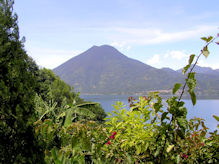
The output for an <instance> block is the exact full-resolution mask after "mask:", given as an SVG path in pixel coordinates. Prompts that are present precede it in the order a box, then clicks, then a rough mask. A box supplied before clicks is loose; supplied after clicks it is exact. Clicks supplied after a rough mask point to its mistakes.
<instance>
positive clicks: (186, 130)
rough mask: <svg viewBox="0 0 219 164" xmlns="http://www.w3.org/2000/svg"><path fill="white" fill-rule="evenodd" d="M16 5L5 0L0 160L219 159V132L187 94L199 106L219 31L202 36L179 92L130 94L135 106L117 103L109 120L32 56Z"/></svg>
mask: <svg viewBox="0 0 219 164" xmlns="http://www.w3.org/2000/svg"><path fill="white" fill-rule="evenodd" d="M12 6H13V1H10V0H0V163H55V164H60V163H218V161H219V136H218V133H217V130H215V131H214V132H210V133H209V132H208V128H207V127H206V126H205V123H204V120H203V119H201V118H194V119H191V120H188V119H187V109H186V107H185V103H184V102H183V101H182V96H183V94H184V93H185V92H186V90H187V92H188V94H189V95H190V97H191V100H192V103H193V105H195V104H196V94H195V87H196V83H197V81H196V74H195V72H194V71H193V70H194V68H195V66H196V64H197V62H198V59H199V57H200V56H201V55H204V56H205V57H208V55H209V51H208V45H209V44H210V43H213V42H214V41H215V39H216V38H217V37H219V36H217V37H215V38H213V37H212V36H209V37H203V38H202V40H204V41H205V42H206V44H205V46H204V47H203V49H202V50H201V53H200V54H199V55H198V56H196V55H194V54H192V55H191V56H190V58H189V61H188V65H186V66H185V67H184V68H183V70H182V72H183V74H184V75H186V80H185V83H184V84H181V83H176V84H175V85H174V87H173V89H172V94H173V96H171V97H170V98H167V99H166V100H164V99H163V98H162V97H161V96H160V95H159V92H152V93H150V94H149V95H148V96H144V97H139V99H138V100H135V99H134V98H133V97H130V98H129V103H130V106H129V107H125V106H124V105H123V104H122V103H121V102H117V104H116V105H114V108H115V110H114V111H113V113H111V114H110V113H109V117H108V118H106V120H107V121H105V122H104V121H103V119H104V118H105V117H106V115H105V113H104V111H103V109H102V108H101V106H100V105H99V104H97V103H93V102H85V101H84V100H83V99H81V98H80V97H79V94H76V93H74V92H73V88H71V87H70V86H69V85H67V84H66V83H64V82H63V81H62V80H60V78H59V77H57V76H55V74H54V73H53V72H52V71H51V70H48V69H38V67H37V65H36V64H35V63H34V61H33V60H32V59H31V58H29V57H28V56H27V54H26V52H25V50H24V48H23V42H22V41H21V40H20V39H19V31H18V26H17V16H16V14H13V10H12ZM216 43H217V44H219V43H218V42H216ZM187 72H188V73H187ZM176 93H179V94H176ZM177 95H178V96H177ZM214 118H215V119H216V120H217V121H219V117H218V116H214Z"/></svg>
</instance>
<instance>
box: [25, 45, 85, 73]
mask: <svg viewBox="0 0 219 164" xmlns="http://www.w3.org/2000/svg"><path fill="white" fill-rule="evenodd" d="M26 49H27V53H28V55H30V56H31V57H32V58H33V59H34V60H35V61H36V63H37V64H38V65H39V66H42V67H46V68H50V69H53V68H55V67H57V66H59V65H60V64H62V63H64V62H65V61H67V60H69V59H70V58H72V57H74V56H76V55H78V54H80V53H81V51H78V50H76V51H73V50H60V49H46V48H26Z"/></svg>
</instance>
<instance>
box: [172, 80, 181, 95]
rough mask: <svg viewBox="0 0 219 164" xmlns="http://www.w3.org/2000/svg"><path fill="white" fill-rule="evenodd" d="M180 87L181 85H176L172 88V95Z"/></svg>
mask: <svg viewBox="0 0 219 164" xmlns="http://www.w3.org/2000/svg"><path fill="white" fill-rule="evenodd" d="M181 86H182V84H181V83H176V84H175V85H174V87H173V94H175V93H176V92H177V91H178V90H179V88H180V87H181Z"/></svg>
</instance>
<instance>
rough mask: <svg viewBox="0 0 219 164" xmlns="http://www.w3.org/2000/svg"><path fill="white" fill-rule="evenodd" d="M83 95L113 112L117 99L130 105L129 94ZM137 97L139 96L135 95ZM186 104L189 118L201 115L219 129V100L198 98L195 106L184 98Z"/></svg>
mask: <svg viewBox="0 0 219 164" xmlns="http://www.w3.org/2000/svg"><path fill="white" fill-rule="evenodd" d="M81 97H82V98H83V99H85V100H87V101H93V102H99V103H100V104H101V106H102V107H103V109H104V110H105V112H106V113H107V112H112V110H113V109H114V108H113V106H112V105H113V104H116V102H117V101H121V102H123V103H124V104H125V105H128V97H129V96H127V95H118V96H116V95H81ZM135 98H137V97H135ZM184 101H185V106H186V107H187V109H188V119H191V118H194V116H196V117H200V118H203V119H205V124H206V126H207V127H208V128H209V129H210V131H213V130H216V129H217V124H218V122H217V121H216V120H215V119H214V118H213V117H212V115H217V116H219V100H212V99H211V100H197V103H196V105H195V106H193V105H192V102H191V100H184Z"/></svg>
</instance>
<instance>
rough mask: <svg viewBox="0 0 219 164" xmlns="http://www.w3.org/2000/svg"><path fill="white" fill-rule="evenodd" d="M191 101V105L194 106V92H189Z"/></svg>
mask: <svg viewBox="0 0 219 164" xmlns="http://www.w3.org/2000/svg"><path fill="white" fill-rule="evenodd" d="M189 94H190V96H191V99H192V104H193V106H194V105H195V104H196V95H195V92H189Z"/></svg>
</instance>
